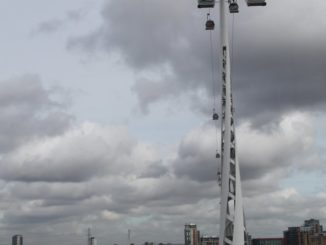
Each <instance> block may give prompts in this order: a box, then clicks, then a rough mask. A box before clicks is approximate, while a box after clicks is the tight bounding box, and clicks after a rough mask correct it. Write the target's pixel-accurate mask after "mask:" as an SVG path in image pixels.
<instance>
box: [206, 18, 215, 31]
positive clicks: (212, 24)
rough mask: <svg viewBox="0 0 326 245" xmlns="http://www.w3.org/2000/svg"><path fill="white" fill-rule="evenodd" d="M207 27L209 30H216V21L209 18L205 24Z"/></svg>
mask: <svg viewBox="0 0 326 245" xmlns="http://www.w3.org/2000/svg"><path fill="white" fill-rule="evenodd" d="M205 27H206V28H205V29H206V30H209V31H212V30H214V27H215V23H214V21H212V20H207V21H206V24H205Z"/></svg>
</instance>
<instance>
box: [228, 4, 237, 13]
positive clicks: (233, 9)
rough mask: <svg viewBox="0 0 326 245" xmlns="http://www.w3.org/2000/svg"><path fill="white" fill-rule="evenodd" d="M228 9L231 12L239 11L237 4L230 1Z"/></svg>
mask: <svg viewBox="0 0 326 245" xmlns="http://www.w3.org/2000/svg"><path fill="white" fill-rule="evenodd" d="M229 10H230V13H231V14H234V13H239V5H238V4H237V3H230V6H229Z"/></svg>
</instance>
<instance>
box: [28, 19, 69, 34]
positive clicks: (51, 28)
mask: <svg viewBox="0 0 326 245" xmlns="http://www.w3.org/2000/svg"><path fill="white" fill-rule="evenodd" d="M63 24H64V23H63V21H62V20H59V19H52V20H48V21H44V22H42V23H40V24H39V25H38V27H37V28H36V30H34V31H33V33H34V34H40V33H53V32H57V31H58V30H60V29H61V28H62V26H63Z"/></svg>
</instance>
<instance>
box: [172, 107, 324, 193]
mask: <svg viewBox="0 0 326 245" xmlns="http://www.w3.org/2000/svg"><path fill="white" fill-rule="evenodd" d="M310 117H311V115H310V114H301V113H294V114H291V115H289V116H287V117H284V118H283V119H282V120H281V121H280V122H279V124H277V125H275V124H274V123H272V124H270V125H269V126H270V128H269V129H267V128H266V127H267V126H265V128H264V129H263V130H262V129H254V128H253V127H252V125H251V124H249V123H244V124H242V125H240V126H239V127H238V129H237V137H238V139H239V140H238V150H239V151H238V154H239V155H238V157H239V159H240V160H239V161H240V167H241V177H242V179H243V181H244V185H245V186H246V185H247V186H248V195H251V194H252V193H254V192H255V193H257V192H260V191H261V189H260V188H262V189H265V190H275V189H277V188H278V183H279V181H280V180H281V179H284V178H286V177H287V176H288V175H289V173H290V170H291V169H293V168H295V169H297V168H299V169H311V167H312V164H313V163H312V161H311V158H314V156H315V154H318V152H316V150H317V149H316V148H315V147H314V142H315V141H314V130H313V124H312V123H311V118H310ZM218 139H219V136H218ZM214 141H215V142H214ZM214 146H215V147H216V148H218V147H219V145H217V144H216V137H215V131H214V128H213V126H212V125H210V124H207V125H204V126H202V127H200V128H198V129H195V130H193V131H192V132H190V133H189V134H188V135H187V136H186V137H185V138H184V139H183V140H182V141H181V143H180V145H179V149H178V155H177V156H176V158H175V160H174V161H173V170H174V173H175V174H176V175H177V176H179V177H186V178H189V179H192V180H196V181H200V182H207V181H216V179H217V176H216V173H217V171H218V166H219V164H220V159H216V158H215V156H214V152H215V150H216V149H214ZM208 153H210V154H208ZM314 164H316V166H318V167H319V166H321V162H320V161H317V162H316V163H314ZM276 176H277V177H276ZM273 178H277V179H278V180H277V181H273ZM258 183H259V185H258V186H255V185H257V184H258ZM255 189H256V190H255Z"/></svg>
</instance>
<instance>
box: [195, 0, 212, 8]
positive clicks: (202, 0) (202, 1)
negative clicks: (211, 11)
mask: <svg viewBox="0 0 326 245" xmlns="http://www.w3.org/2000/svg"><path fill="white" fill-rule="evenodd" d="M214 5H215V0H198V8H214Z"/></svg>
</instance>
